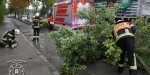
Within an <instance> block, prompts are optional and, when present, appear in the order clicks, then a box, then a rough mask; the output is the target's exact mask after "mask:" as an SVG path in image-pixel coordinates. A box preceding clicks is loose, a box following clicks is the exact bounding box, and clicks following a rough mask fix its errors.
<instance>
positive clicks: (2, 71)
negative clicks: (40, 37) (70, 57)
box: [0, 18, 54, 75]
mask: <svg viewBox="0 0 150 75" xmlns="http://www.w3.org/2000/svg"><path fill="white" fill-rule="evenodd" d="M13 28H17V27H16V26H15V24H14V23H13V22H12V21H11V19H10V18H5V20H4V25H3V26H2V27H1V28H0V36H2V35H3V33H4V32H6V31H7V30H11V29H13ZM16 41H17V42H18V44H19V45H18V46H17V47H16V48H14V49H11V48H0V75H54V74H53V72H51V71H50V70H49V68H48V67H47V65H46V64H45V63H44V61H43V60H41V58H40V57H39V55H37V53H36V52H35V50H36V49H35V48H34V46H32V45H30V44H29V42H28V40H27V39H26V37H25V36H24V35H23V34H22V33H21V34H20V35H18V36H16ZM8 62H9V63H8Z"/></svg>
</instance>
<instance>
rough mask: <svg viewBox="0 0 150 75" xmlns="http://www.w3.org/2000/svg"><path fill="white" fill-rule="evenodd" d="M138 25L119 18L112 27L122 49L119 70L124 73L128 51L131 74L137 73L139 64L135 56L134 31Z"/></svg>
mask: <svg viewBox="0 0 150 75" xmlns="http://www.w3.org/2000/svg"><path fill="white" fill-rule="evenodd" d="M136 29H137V28H136V27H135V26H134V25H133V24H130V22H125V21H123V20H118V21H117V22H116V25H115V26H114V27H113V29H112V35H113V37H114V40H115V42H116V44H117V46H118V47H120V49H121V50H122V53H121V55H120V58H121V60H120V61H118V72H119V73H123V71H124V62H125V54H126V52H127V57H128V63H129V75H137V65H136V56H135V42H134V33H135V32H136Z"/></svg>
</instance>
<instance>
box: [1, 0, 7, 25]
mask: <svg viewBox="0 0 150 75" xmlns="http://www.w3.org/2000/svg"><path fill="white" fill-rule="evenodd" d="M5 14H6V6H5V0H1V1H0V25H1V24H2V23H3V20H4V15H5Z"/></svg>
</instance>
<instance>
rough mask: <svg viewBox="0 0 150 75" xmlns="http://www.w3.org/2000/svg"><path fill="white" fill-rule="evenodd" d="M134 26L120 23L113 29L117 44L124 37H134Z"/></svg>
mask: <svg viewBox="0 0 150 75" xmlns="http://www.w3.org/2000/svg"><path fill="white" fill-rule="evenodd" d="M132 27H134V25H132V24H131V25H130V24H129V23H128V22H122V23H118V24H117V25H115V26H114V28H113V29H112V34H113V36H114V38H115V41H116V42H117V41H118V40H119V39H121V38H124V37H134V35H133V34H134V33H135V30H132Z"/></svg>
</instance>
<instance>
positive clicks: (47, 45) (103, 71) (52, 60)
mask: <svg viewBox="0 0 150 75" xmlns="http://www.w3.org/2000/svg"><path fill="white" fill-rule="evenodd" d="M11 21H12V22H13V23H15V26H16V27H17V28H19V29H20V30H21V32H22V33H23V35H24V37H26V40H27V41H28V43H29V45H31V46H33V47H34V48H35V49H36V50H35V53H36V54H37V55H38V56H39V57H40V58H41V59H43V61H44V63H45V64H46V65H47V66H48V67H49V69H50V71H51V72H52V73H53V74H55V75H60V74H59V69H60V67H61V65H62V63H63V59H62V58H60V57H59V56H58V55H57V54H56V52H55V48H56V47H55V44H54V43H53V42H51V41H49V40H48V39H47V36H48V34H49V33H50V32H51V31H49V30H48V28H47V29H44V30H42V31H41V33H40V40H39V42H32V41H31V39H32V32H33V30H32V26H31V25H26V24H24V23H22V22H20V21H18V20H15V19H11ZM6 24H11V23H9V22H7V23H6ZM10 28H13V26H12V27H10ZM41 56H43V57H41ZM0 57H1V56H0ZM31 59H32V58H31ZM76 74H78V75H128V68H126V69H125V71H124V73H123V74H119V73H118V72H117V67H116V66H112V65H109V64H106V63H104V62H102V61H100V60H97V61H96V62H95V63H94V64H90V65H87V69H86V70H83V71H77V73H76ZM44 75H45V74H44ZM138 75H144V74H142V73H141V72H138Z"/></svg>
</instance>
